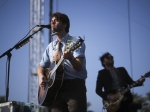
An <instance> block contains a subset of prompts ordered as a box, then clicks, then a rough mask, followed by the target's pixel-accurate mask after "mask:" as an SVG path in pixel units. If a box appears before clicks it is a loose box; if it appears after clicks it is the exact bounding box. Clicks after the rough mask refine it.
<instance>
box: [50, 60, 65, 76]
mask: <svg viewBox="0 0 150 112" xmlns="http://www.w3.org/2000/svg"><path fill="white" fill-rule="evenodd" d="M63 61H64V58H61V59H60V60H59V61H58V63H57V64H56V65H55V67H54V68H53V70H52V71H51V74H53V73H54V72H55V71H56V70H57V68H58V67H59V66H60V64H61V63H62V62H63Z"/></svg>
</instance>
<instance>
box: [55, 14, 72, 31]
mask: <svg viewBox="0 0 150 112" xmlns="http://www.w3.org/2000/svg"><path fill="white" fill-rule="evenodd" d="M52 17H55V18H56V19H57V20H58V21H60V22H62V23H63V24H66V29H65V31H66V32H67V33H68V32H69V28H70V20H69V18H68V16H67V15H66V14H63V13H60V12H56V13H54V14H52Z"/></svg>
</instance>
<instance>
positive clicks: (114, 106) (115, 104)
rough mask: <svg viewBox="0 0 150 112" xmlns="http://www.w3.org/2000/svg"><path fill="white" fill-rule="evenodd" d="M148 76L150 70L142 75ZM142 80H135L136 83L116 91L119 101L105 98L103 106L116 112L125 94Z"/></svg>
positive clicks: (110, 111)
mask: <svg viewBox="0 0 150 112" xmlns="http://www.w3.org/2000/svg"><path fill="white" fill-rule="evenodd" d="M147 77H150V72H147V73H146V74H145V75H144V76H142V77H141V78H143V79H144V78H147ZM139 83H140V81H139V80H137V81H135V82H134V83H132V84H131V85H129V86H128V87H127V88H124V89H122V90H121V89H120V90H119V91H118V92H116V93H115V94H114V96H115V97H116V98H117V99H118V100H117V101H115V102H112V101H108V100H107V101H106V100H103V101H102V103H103V108H104V109H107V110H108V111H109V112H116V111H117V110H118V109H119V107H120V102H121V101H122V100H123V99H124V94H125V93H126V92H127V91H128V90H130V89H131V88H133V87H134V86H136V85H137V84H139Z"/></svg>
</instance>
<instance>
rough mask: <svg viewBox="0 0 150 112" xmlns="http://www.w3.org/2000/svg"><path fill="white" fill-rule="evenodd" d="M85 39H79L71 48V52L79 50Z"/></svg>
mask: <svg viewBox="0 0 150 112" xmlns="http://www.w3.org/2000/svg"><path fill="white" fill-rule="evenodd" d="M83 41H84V40H83V39H82V38H81V37H79V39H78V40H77V41H76V43H74V44H73V45H72V46H71V47H70V51H74V50H75V49H77V48H78V47H80V46H81V45H82V43H83Z"/></svg>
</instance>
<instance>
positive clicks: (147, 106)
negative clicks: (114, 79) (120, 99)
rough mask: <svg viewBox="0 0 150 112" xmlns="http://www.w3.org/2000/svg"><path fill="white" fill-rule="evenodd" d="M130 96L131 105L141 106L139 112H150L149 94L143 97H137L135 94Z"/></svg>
mask: <svg viewBox="0 0 150 112" xmlns="http://www.w3.org/2000/svg"><path fill="white" fill-rule="evenodd" d="M132 94H133V103H139V104H141V105H142V108H141V112H150V92H148V93H147V94H146V96H145V97H143V96H141V95H138V94H137V93H132Z"/></svg>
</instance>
